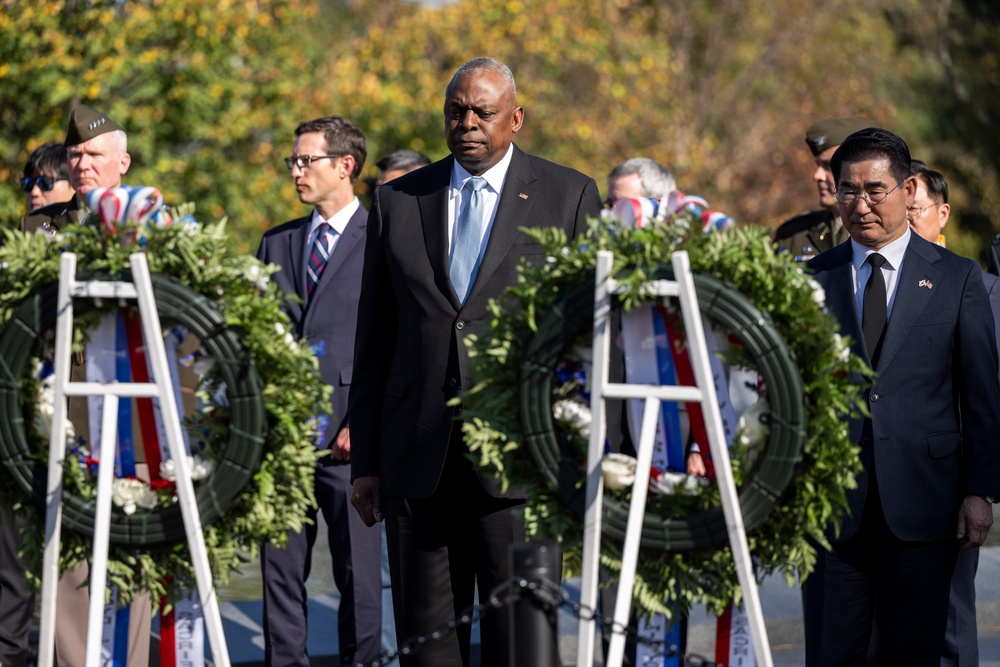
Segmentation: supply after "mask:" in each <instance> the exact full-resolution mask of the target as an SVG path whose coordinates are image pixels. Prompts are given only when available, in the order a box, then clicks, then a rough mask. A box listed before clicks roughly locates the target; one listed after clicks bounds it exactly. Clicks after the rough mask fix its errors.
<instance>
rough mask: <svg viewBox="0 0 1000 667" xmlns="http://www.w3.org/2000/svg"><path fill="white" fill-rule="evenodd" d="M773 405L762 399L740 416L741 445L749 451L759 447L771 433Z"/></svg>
mask: <svg viewBox="0 0 1000 667" xmlns="http://www.w3.org/2000/svg"><path fill="white" fill-rule="evenodd" d="M770 421H771V405H770V403H768V402H767V399H766V398H762V399H760V400H759V401H757V402H756V403H754V404H753V405H751V406H750V407H749V408H747V409H746V410H745V411H744V412H743V414H742V415H740V421H739V429H740V444H741V445H743V446H744V447H747V448H749V449H753V448H755V447H759V446H760V445H762V444H763V443H764V442H766V441H767V436H768V435H769V434H770V433H771V426H770Z"/></svg>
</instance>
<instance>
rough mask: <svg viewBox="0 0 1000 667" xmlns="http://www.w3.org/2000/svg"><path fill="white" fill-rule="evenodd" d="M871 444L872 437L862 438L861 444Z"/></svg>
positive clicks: (866, 445)
mask: <svg viewBox="0 0 1000 667" xmlns="http://www.w3.org/2000/svg"><path fill="white" fill-rule="evenodd" d="M871 444H872V439H871V438H861V446H862V447H870V446H871Z"/></svg>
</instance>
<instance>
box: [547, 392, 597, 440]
mask: <svg viewBox="0 0 1000 667" xmlns="http://www.w3.org/2000/svg"><path fill="white" fill-rule="evenodd" d="M552 416H553V417H555V418H556V419H561V420H563V421H568V422H569V423H570V424H572V425H573V427H574V428H576V430H577V431H579V432H580V435H582V436H583V437H585V438H589V437H590V422H591V420H592V417H591V414H590V407H589V406H587V405H585V404H583V403H580V402H578V401H565V400H563V401H556V402H555V403H554V404H553V405H552Z"/></svg>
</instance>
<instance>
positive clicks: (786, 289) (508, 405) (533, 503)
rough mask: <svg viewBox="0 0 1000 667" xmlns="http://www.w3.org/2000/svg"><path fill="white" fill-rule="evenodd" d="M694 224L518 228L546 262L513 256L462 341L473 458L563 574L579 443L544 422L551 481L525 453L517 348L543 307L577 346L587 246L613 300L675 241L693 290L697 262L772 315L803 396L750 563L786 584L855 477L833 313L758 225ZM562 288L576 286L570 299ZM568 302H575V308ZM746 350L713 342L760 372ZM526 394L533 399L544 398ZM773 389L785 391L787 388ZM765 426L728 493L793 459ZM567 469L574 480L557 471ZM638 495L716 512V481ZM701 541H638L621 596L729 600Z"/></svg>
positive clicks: (664, 514) (845, 367)
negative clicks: (569, 236)
mask: <svg viewBox="0 0 1000 667" xmlns="http://www.w3.org/2000/svg"><path fill="white" fill-rule="evenodd" d="M701 228H702V224H701V222H700V221H699V220H698V219H697V217H696V216H695V215H694V214H692V213H688V212H687V211H682V212H681V213H679V214H677V215H676V216H675V217H674V218H673V219H671V220H670V221H669V223H668V224H661V225H657V226H650V227H642V228H625V229H623V228H620V226H619V225H618V224H617V223H616V222H615V221H609V220H599V221H592V222H591V225H590V231H589V233H588V234H587V235H585V236H583V237H580V238H578V239H576V240H574V241H573V242H567V240H566V237H565V235H564V234H563V233H562V232H561V231H559V230H556V229H543V230H526V233H528V234H530V235H532V236H533V237H534V238H535V239H536V240H537V241H538V242H539V243H540V244H542V246H543V247H544V249H545V252H546V254H547V255H548V258H547V261H546V262H545V263H543V264H541V265H538V266H535V265H531V264H528V263H522V265H521V267H520V276H519V280H518V283H517V285H515V286H513V287H511V288H509V289H508V290H507V291H506V292H505V294H504V296H503V298H502V299H500V300H497V301H494V302H493V303H491V306H490V307H491V310H492V315H493V317H492V322H491V330H490V333H489V334H488V335H486V336H483V337H480V338H478V339H475V338H473V339H471V340H470V341H469V346H470V354H471V356H472V362H473V366H474V368H473V373H474V376H475V377H477V378H484V379H483V380H482V381H481V382H479V384H477V385H476V386H475V387H473V388H472V389H471V390H469V391H468V392H465V393H463V395H462V396H461V400H462V404H463V418H464V420H465V422H464V426H463V428H464V431H465V435H466V439H467V441H468V442H469V444H470V448H471V449H472V451H473V459H474V461H475V462H476V465H477V467H478V468H479V469H480V471H481V472H483V473H484V474H490V475H495V476H498V477H500V478H501V480H502V483H503V485H504V487H505V488H506V487H509V486H516V487H520V488H522V489H523V490H524V492H525V494H526V498H527V500H526V506H525V521H526V524H527V529H528V534H529V535H530V536H533V537H535V538H537V539H554V540H557V541H559V542H560V543H561V546H562V549H563V553H564V558H565V566H566V572H567V574H569V575H572V574H574V573H578V572H579V567H580V564H581V563H580V559H581V547H582V544H581V542H582V534H583V526H582V521H581V520H580V517H579V515H578V513H577V511H574V509H573V508H572V507H571V504H568V503H567V502H566V499H567V498H568V497H570V496H572V495H573V493H574V492H579V489H580V488H581V487H582V484H583V472H582V468H583V465H584V462H585V460H586V446H587V443H586V439H585V438H584V437H582V436H581V435H580V433H579V429H578V427H576V426H574V425H573V424H572V423H571V422H569V421H566V420H559V419H555V420H554V425H553V433H554V439H555V440H556V441H557V442H556V443H555V444H554V446H555V447H556V448H557V449H558V450H559V452H558V453H556V452H554V451H553V450H552V449H551V447H552V446H553V444H552V443H550V445H549V447H550V455H549V456H550V459H549V463H550V464H552V465H555V466H557V467H558V469H559V470H560V471H561V472H560V473H559V478H560V479H559V480H558V481H556V482H555V483H553V478H552V470H553V468H552V467H551V465H550V466H540V465H539V464H538V463H537V461H536V460H535V459H534V458H533V456H532V455H531V454H530V453H529V452H528V451H526V448H527V436H526V433H525V429H524V426H523V417H524V416H523V414H522V412H523V411H522V410H519V406H521V405H522V404H524V402H525V401H527V400H529V399H528V398H526V397H525V389H526V387H525V385H524V384H523V380H524V377H523V375H522V367H523V366H524V364H525V361H526V350H527V349H528V347H529V346H530V345H531V344H532V341H533V340H535V337H536V336H537V335H538V332H539V330H540V329H542V328H543V327H549V326H551V325H552V321H551V318H552V317H557V316H556V315H554V314H553V313H554V312H555V311H554V309H556V308H557V307H560V308H561V309H562V311H563V312H564V313H566V314H567V317H566V318H565V319H564V320H563V322H562V326H563V327H564V331H563V333H560V334H559V335H558V336H557V338H560V339H561V340H562V342H561V347H562V349H563V350H565V349H568V348H570V347H572V341H571V338H572V336H573V335H577V334H583V335H581V336H580V338H579V339H577V341H576V343H577V344H578V345H581V346H584V347H589V345H590V331H589V326H582V327H581V326H579V325H574V324H573V320H574V319H578V320H587V319H589V318H590V317H591V314H590V310H591V307H589V306H588V305H587V303H586V302H587V297H585V296H583V295H584V294H585V293H586V292H588V291H590V292H592V289H593V287H592V283H593V270H594V266H595V265H596V256H597V252H598V251H600V250H610V251H612V252H613V253H614V261H615V264H614V270H613V273H614V275H615V276H616V277H617V278H618V280H619V281H620V282H622V283H624V284H625V285H627V286H628V287H629V290H628V292H627V293H626V294H624V295H623V296H622V297H621V298H620V302H621V305H622V306H623V307H624V308H625V309H631V308H633V307H635V306H637V305H638V304H640V303H643V302H645V301H647V300H648V299H649V298H650V297H649V295H648V294H646V293H644V292H643V291H642V289H641V285H642V284H643V283H645V282H646V281H648V280H650V279H652V278H654V277H656V276H658V275H662V274H663V272H664V271H666V270H667V267H669V266H670V262H671V258H670V256H671V254H672V253H673V252H674V251H675V250H685V251H687V253H688V255H689V258H690V262H691V267H692V271H693V272H694V273H695V274H696V284H698V285H701V286H702V287H701V288H699V294H700V295H701V293H702V291H703V289H704V285H705V284H706V280H705V279H704V278H699V277H698V274H703V275H704V276H711V277H712V279H714V280H716V281H722V282H723V283H724V284H725V285H727V286H729V287H731V288H732V289H735V290H737V291H739V292H740V293H742V294H743V295H745V297H746V298H747V299H749V301H750V303H751V304H753V306H755V307H756V309H757V310H759V312H760V313H761V318H762V320H763V321H762V322H761V324H762V325H764V324H766V325H767V327H773V329H774V330H775V331H776V332H777V333H778V334H780V337H781V338H783V339H784V340H785V341H786V342H787V344H788V349H789V350H790V352H791V355H792V358H793V361H794V362H795V363H796V364H797V365H798V370H799V374H800V376H801V381H802V387H803V391H804V396H803V397H799V400H800V401H801V402H802V403H804V405H805V409H806V418H807V419H806V423H807V431H806V435H805V441H804V444H803V446H802V451H801V459H800V460H799V461H798V462H797V463H796V462H795V461H793V460H787V461H784V463H785V464H788V465H789V467H790V468H791V470H792V475H791V481H790V483H788V484H778V485H777V486H776V490H777V491H778V492H779V493H780V489H781V488H784V487H785V486H787V488H786V489H785V491H784V493H780V495H778V494H775V495H776V497H773V498H772V499H771V500H773V508H769V507H762V508H760V509H761V510H762V512H761V520H760V521H759V522H758V525H757V526H756V528H752V529H751V530H748V541H749V544H750V548H751V551H752V552H753V554H754V557H755V565H756V568H757V571H758V573H759V574H761V575H764V574H769V573H771V572H774V571H782V572H784V574H785V576H786V579H787V580H788V582H789V584H790V585H791V584H792V583H793V582H794V581H795V576H796V574H797V573H798V574H801V575H806V574H808V573H809V572H810V571H811V570H812V568H813V566H814V564H815V558H816V554H815V550H814V547H813V546H812V544H811V543H810V538H811V539H812V540H815V541H816V542H818V543H820V544H824V543H825V541H826V540H825V538H824V531H825V530H826V528H827V527H828V526H829V525H831V524H834V523H836V522H838V521H839V520H840V518H842V516H843V514H844V512H845V511H846V507H847V505H846V498H845V492H846V490H847V489H849V488H853V486H854V485H855V480H854V477H855V474H856V473H857V471H858V470H860V461H859V459H858V454H857V448H856V446H855V445H853V444H852V443H851V442H850V439H849V437H848V433H847V429H846V425H845V423H844V421H843V419H842V417H843V416H844V415H846V414H849V413H851V412H852V411H854V410H857V409H858V408H857V407H856V405H855V402H854V399H855V397H856V396H857V389H858V382H859V381H860V380H859V378H860V377H861V376H863V375H864V374H865V373H866V368H867V367H866V364H865V363H864V362H863V361H862V360H861V359H858V358H857V357H854V356H851V355H850V352H849V347H848V346H847V341H845V340H842V339H841V338H840V336H839V335H838V333H837V331H838V326H837V323H836V322H835V320H834V319H833V318H832V317H831V316H829V315H828V314H827V313H826V312H825V310H824V304H823V295H822V290H821V288H819V286H818V284H816V283H815V282H814V281H811V280H810V279H809V277H808V276H807V275H806V274H805V273H804V272H803V271H802V269H801V267H799V266H798V265H796V264H795V262H794V259H793V258H792V257H791V256H789V255H788V254H787V253H785V254H776V253H775V251H774V249H773V246H772V244H771V242H770V239H769V237H768V235H767V233H766V230H762V229H757V228H740V229H734V230H732V231H730V232H727V233H715V232H713V233H710V234H704V235H703V234H701V233H694V234H692V233H690V232H689V230H690V229H698V230H700V229H701ZM575 290H579V291H575ZM572 294H577V295H578V297H579V298H577V299H576V300H574V299H573V297H572V296H571V295H572ZM590 302H591V303H592V297H591V298H590ZM580 310H583V311H584V312H585V314H584V315H580ZM718 319H719V318H716V320H718ZM721 319H723V320H724V319H725V318H721ZM581 329H582V330H581ZM744 333H746V332H744ZM567 341H569V342H567ZM751 347H752V346H751ZM757 356H758V357H759V356H760V355H757ZM753 357H754V354H751V353H750V351H748V350H747V349H745V348H740V347H736V348H731V349H730V350H729V351H728V352H727V353H726V358H725V361H727V362H728V363H730V364H732V365H736V366H741V367H749V368H756V369H758V370H759V371H760V372H761V373H762V374H766V372H771V371H766V369H765V368H763V366H766V365H767V364H766V363H762V361H761V359H760V358H758V359H754V358H753ZM768 363H770V362H768ZM528 365H529V366H530V365H531V364H530V363H529V364H528ZM549 370H550V369H549ZM543 372H548V371H543ZM772 381H773V380H772ZM543 384H544V383H543ZM579 390H580V386H579V382H578V381H577V380H574V379H567V380H565V381H563V382H557V381H551V382H550V383H549V384H548V385H547V388H546V391H548V392H549V395H548V401H549V403H550V404H552V403H554V402H556V401H559V400H561V399H564V398H566V397H568V396H572V395H574V394H575V393H577V392H578V391H579ZM535 391H537V387H536V388H535ZM803 398H804V401H803V400H802V399H803ZM532 400H535V403H537V402H539V401H542V402H544V400H545V398H544V397H535V399H532ZM782 400H784V401H791V402H796V397H793V396H786V397H783V398H782ZM793 429H794V425H793ZM543 430H544V429H543ZM773 436H774V430H773V429H772V437H771V438H770V439H769V441H768V444H767V446H766V450H765V452H764V454H762V455H760V456H758V457H757V458H756V459H753V460H751V457H749V456H747V452H746V451H745V450H742V449H739V448H738V449H737V451H736V453H735V454H734V455H733V457H732V463H733V471H734V474H735V476H736V482H737V486H738V488H739V490H740V493H741V497H743V496H744V495H745V493H746V492H747V490H748V488H747V485H748V484H752V483H753V482H754V480H758V481H759V480H760V479H762V478H763V477H768V476H769V475H770V473H766V472H765V470H764V466H765V462H767V461H769V460H770V462H771V463H773V462H774V460H775V459H781V458H783V457H785V456H786V455H789V454H790V459H797V458H798V455H797V454H795V453H794V452H788V451H784V452H780V451H775V450H774V447H776V446H778V447H785V446H786V445H787V444H788V443H787V442H786V441H783V442H784V444H780V443H779V442H778V440H776V439H775V438H774V437H773ZM779 440H780V439H779ZM776 443H778V444H776ZM574 474H575V479H576V483H575V486H574V484H573V483H572V482H567V479H569V476H572V475H574ZM563 476H566V477H563ZM778 481H779V482H780V481H781V480H778ZM560 487H562V488H560ZM765 495H766V494H765ZM627 499H628V493H627V490H626V491H621V492H615V491H606V492H605V500H606V502H607V503H608V506H609V507H612V508H614V507H622V506H623V505H624V503H626V502H627ZM648 503H649V504H648V506H647V512H648V516H647V519H649V517H650V516H652V517H653V521H654V523H655V522H662V524H663V525H667V524H670V522H672V521H676V525H677V526H684V525H685V521H684V520H685V519H686V518H689V517H692V516H702V517H704V516H712V515H713V513H715V512H717V511H718V510H719V503H720V501H719V494H718V490H717V489H716V488H714V487H710V488H708V489H706V490H705V491H704V492H702V493H698V494H680V493H679V494H676V495H665V496H661V497H659V498H654V499H651V500H649V501H648ZM768 504H769V503H768ZM765 516H766V518H764V517H765ZM605 517H606V519H607V517H608V513H607V512H606V513H605ZM661 527H662V526H661ZM657 530H660V527H658V528H657ZM679 537H682V536H679ZM706 539H707V537H706ZM664 541H666V540H664ZM715 541H717V540H713V539H708V540H707V541H706V540H697V541H696V540H690V541H688V543H684V544H680V543H675V544H673V545H667V544H664V543H659V544H655V547H656V548H650V547H649V545H648V541H647V544H646V545H644V547H643V548H642V549H640V556H639V563H638V571H637V576H636V582H635V601H636V604H637V606H638V607H639V608H640V610H642V611H643V612H647V613H652V612H662V613H666V614H668V615H669V614H670V613H671V609H670V607H669V606H668V605H667V603H666V601H668V600H669V601H671V602H670V605H671V606H680V607H681V608H682V609H687V608H688V607H689V606H690V605H691V604H692V603H702V604H705V605H707V606H708V607H709V608H711V609H713V610H714V611H716V612H719V613H721V611H722V610H723V609H724V607H725V605H726V604H727V603H728V602H729V601H730V600H732V599H736V600H739V599H740V591H739V584H738V581H737V576H736V568H735V565H734V562H733V557H732V554H731V552H730V550H729V547H728V545H717V544H716V545H715V546H711V544H712V543H713V542H715ZM682 542H683V540H682ZM706 545H708V546H706ZM679 547H685V549H684V550H678V548H679ZM687 547H691V548H687ZM668 549H669V550H668ZM620 557H621V543H620V541H618V540H614V539H608V538H607V537H605V539H603V540H602V553H601V560H602V563H603V564H604V565H606V566H607V567H609V568H610V569H611V570H613V571H617V570H620V568H621V560H620Z"/></svg>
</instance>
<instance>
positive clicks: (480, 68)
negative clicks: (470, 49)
mask: <svg viewBox="0 0 1000 667" xmlns="http://www.w3.org/2000/svg"><path fill="white" fill-rule="evenodd" d="M483 72H495V73H497V74H499V75H500V76H501V78H503V80H504V83H505V84H506V85H507V89H508V90H509V91H510V94H511V95H513V96H514V104H517V84H515V83H514V74H513V73H511V71H510V68H509V67H507V66H506V65H504V64H503V63H502V62H500V61H499V60H494V59H493V58H473V59H472V60H469V61H466V62H465V63H464V64H463V65H462V66H461V67H459V68H458V69H457V70H455V74H453V75H452V77H451V81H449V82H448V88H447V90H451V87H452V86H454V85H455V82H456V81H458V80H459V79H461V78H462V77H465V76H469V75H470V74H480V73H483Z"/></svg>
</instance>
